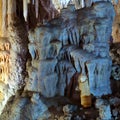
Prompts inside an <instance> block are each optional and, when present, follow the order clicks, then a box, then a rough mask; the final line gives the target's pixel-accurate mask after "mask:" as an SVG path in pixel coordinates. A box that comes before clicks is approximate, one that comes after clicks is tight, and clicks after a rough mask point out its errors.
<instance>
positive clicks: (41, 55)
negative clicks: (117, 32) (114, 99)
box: [0, 0, 120, 120]
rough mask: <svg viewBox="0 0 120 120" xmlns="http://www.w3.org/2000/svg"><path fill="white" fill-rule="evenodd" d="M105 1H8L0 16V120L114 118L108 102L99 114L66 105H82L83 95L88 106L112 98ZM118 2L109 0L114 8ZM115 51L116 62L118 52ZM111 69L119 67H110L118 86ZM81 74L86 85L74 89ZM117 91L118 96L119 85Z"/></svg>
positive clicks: (109, 9)
mask: <svg viewBox="0 0 120 120" xmlns="http://www.w3.org/2000/svg"><path fill="white" fill-rule="evenodd" d="M98 1H99V2H98ZM106 1H107V0H104V2H103V0H81V1H80V3H79V1H75V0H73V1H71V2H70V4H69V5H68V6H67V4H68V3H69V0H66V1H59V0H57V1H54V0H52V1H48V2H46V1H45V0H36V1H35V0H32V1H29V0H24V2H23V4H22V1H20V0H18V1H16V2H17V3H15V2H14V1H13V0H10V1H9V4H10V5H8V7H7V9H9V10H8V11H7V9H6V12H5V11H4V15H3V13H2V14H1V13H0V16H1V17H0V34H1V35H0V36H1V38H0V112H2V114H1V116H0V120H27V119H30V120H36V119H38V120H44V119H49V120H53V119H54V118H56V119H60V120H63V119H73V120H74V119H86V120H87V119H89V115H90V114H91V115H93V114H94V115H93V116H90V118H93V119H96V118H97V117H98V116H99V118H101V119H104V118H105V119H112V117H113V118H116V117H118V118H119V106H118V108H117V109H111V106H115V105H113V104H112V103H111V102H110V101H109V100H107V103H108V104H107V105H106V104H104V103H103V104H102V105H100V107H99V114H98V111H97V110H96V109H94V110H95V113H96V114H95V113H94V110H93V106H91V107H92V108H90V110H91V111H86V110H85V111H84V109H83V108H81V107H79V106H77V107H76V106H74V105H73V106H72V105H66V104H69V103H70V104H71V102H73V104H76V102H79V105H80V103H82V102H83V103H85V101H84V100H83V96H85V95H87V96H90V100H92V103H90V104H92V105H93V104H94V103H93V98H94V97H95V98H96V97H101V96H103V95H108V94H111V88H110V74H111V68H112V60H113V61H114V59H116V58H113V57H114V54H113V53H111V55H113V56H112V60H111V58H110V56H109V40H110V36H111V32H112V23H113V19H114V16H115V12H114V8H113V5H112V4H111V3H110V2H111V1H110V2H108V1H107V2H106ZM5 2H6V0H5V1H4V5H5ZM95 2H97V3H95ZM117 2H118V1H117V0H116V1H112V3H113V4H114V6H117ZM18 3H19V6H18ZM12 4H14V5H15V4H16V6H14V7H12ZM73 4H75V7H74V5H73ZM22 5H23V6H22ZM22 7H23V8H22ZM3 8H4V7H3V6H1V3H0V9H3ZM56 8H57V9H56ZM62 8H64V9H62ZM79 8H80V9H79ZM81 8H82V9H81ZM76 9H77V10H76ZM14 10H15V11H14ZM117 10H118V7H117ZM59 11H61V12H60V13H59ZM2 12H3V11H2ZM5 16H8V17H7V18H5ZM17 17H18V18H20V21H21V22H20V21H19V20H18V18H17ZM3 18H5V19H6V20H7V22H6V21H3ZM1 19H2V20H1ZM14 19H16V20H15V21H16V22H15V21H14ZM116 21H117V20H116ZM42 23H43V24H42ZM3 26H7V27H6V28H5V27H3ZM117 27H118V26H117ZM3 28H4V29H3ZM31 28H32V29H31ZM117 29H118V28H117ZM6 30H7V34H5V33H6ZM4 31H5V32H4ZM27 32H28V33H27ZM116 39H117V37H116ZM28 40H29V42H28ZM115 51H117V56H115V57H117V59H116V61H117V64H118V63H119V57H118V55H119V54H120V52H119V49H117V50H115ZM113 52H114V50H113ZM116 70H118V71H119V65H115V69H114V66H113V68H112V78H113V79H114V80H116V81H117V82H116V81H114V83H115V84H117V83H119V72H118V71H117V72H116ZM3 74H4V75H3ZM81 74H82V75H84V76H87V82H86V83H85V84H84V83H83V84H80V86H79V83H78V82H79V75H81ZM112 82H113V81H112ZM84 86H85V87H84ZM85 88H86V89H85ZM116 88H117V90H116V93H118V92H117V91H118V90H119V84H117V87H116ZM112 89H113V88H112ZM80 90H81V91H80ZM113 92H114V93H115V91H113ZM11 96H12V97H11ZM80 96H81V101H80ZM117 96H118V97H119V95H117ZM57 97H58V98H57ZM108 99H111V98H108ZM118 99H119V98H118ZM56 101H57V102H56ZM103 101H106V100H104V99H103ZM118 103H119V102H118ZM61 104H62V105H61ZM5 105H6V106H5ZM60 105H61V106H60ZM102 106H103V107H102ZM3 108H4V110H3ZM74 108H75V109H74ZM66 109H67V112H66ZM97 109H98V108H97ZM51 111H52V112H57V114H59V115H58V116H57V114H56V113H54V115H53V113H52V112H51ZM76 111H79V112H80V114H78V115H77V114H75V113H77V112H76ZM96 111H97V112H96ZM61 112H62V113H61ZM81 113H82V114H81ZM106 114H109V115H108V116H106ZM55 115H56V116H55ZM116 119H117V118H116ZM89 120H90V119H89Z"/></svg>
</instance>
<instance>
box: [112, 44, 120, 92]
mask: <svg viewBox="0 0 120 120" xmlns="http://www.w3.org/2000/svg"><path fill="white" fill-rule="evenodd" d="M119 50H120V43H114V44H111V47H110V56H111V58H112V61H113V65H112V71H111V87H112V91H113V93H114V94H116V93H119V92H120V91H119V88H120V54H119Z"/></svg>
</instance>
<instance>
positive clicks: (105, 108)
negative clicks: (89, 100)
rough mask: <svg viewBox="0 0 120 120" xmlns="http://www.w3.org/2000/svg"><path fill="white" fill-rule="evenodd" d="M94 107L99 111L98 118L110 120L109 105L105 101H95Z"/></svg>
mask: <svg viewBox="0 0 120 120" xmlns="http://www.w3.org/2000/svg"><path fill="white" fill-rule="evenodd" d="M96 107H97V108H98V109H99V117H100V119H102V120H111V119H112V114H111V109H110V104H109V103H108V102H107V101H106V100H102V99H97V100H96Z"/></svg>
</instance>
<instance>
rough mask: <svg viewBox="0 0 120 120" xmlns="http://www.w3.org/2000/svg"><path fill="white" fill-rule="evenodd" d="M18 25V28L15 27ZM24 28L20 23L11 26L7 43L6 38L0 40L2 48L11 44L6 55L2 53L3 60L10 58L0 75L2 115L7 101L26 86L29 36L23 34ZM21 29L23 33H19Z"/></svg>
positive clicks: (0, 110)
mask: <svg viewBox="0 0 120 120" xmlns="http://www.w3.org/2000/svg"><path fill="white" fill-rule="evenodd" d="M16 25H18V26H17V27H15V26H16ZM23 26H24V25H23ZM23 26H20V21H19V22H16V23H14V24H12V25H10V26H9V30H8V31H9V32H8V37H7V38H6V39H7V41H6V42H5V38H1V39H0V42H1V47H2V44H3V45H4V44H6V43H9V44H10V45H9V44H8V45H7V46H6V47H7V52H4V50H2V52H3V53H4V54H3V53H2V52H1V53H0V54H1V58H2V57H3V56H4V57H5V56H6V55H7V56H8V57H5V59H4V60H5V61H4V71H1V72H2V73H0V75H1V77H4V78H3V80H2V78H0V93H1V100H0V114H1V112H2V109H3V108H4V106H5V104H6V103H7V100H8V99H9V98H10V97H11V96H13V95H14V94H15V93H16V91H17V90H18V89H20V88H21V87H23V85H24V79H25V75H26V71H25V65H26V55H27V44H25V43H27V36H25V34H23V33H24V32H26V31H25V29H24V27H23ZM20 29H21V32H19V30H20ZM22 32H23V33H22ZM22 35H23V36H22ZM6 53H7V54H6ZM1 58H0V59H1ZM1 65H2V64H1ZM1 65H0V67H1ZM6 68H7V69H6Z"/></svg>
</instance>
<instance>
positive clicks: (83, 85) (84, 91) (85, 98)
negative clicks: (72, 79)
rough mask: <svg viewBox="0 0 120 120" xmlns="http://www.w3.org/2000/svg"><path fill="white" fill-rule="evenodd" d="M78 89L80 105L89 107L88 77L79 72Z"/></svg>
mask: <svg viewBox="0 0 120 120" xmlns="http://www.w3.org/2000/svg"><path fill="white" fill-rule="evenodd" d="M78 82H79V89H80V91H81V94H80V98H81V105H82V106H83V107H85V108H87V107H91V95H90V89H89V84H88V78H87V76H86V75H82V74H80V75H79V77H78Z"/></svg>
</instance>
